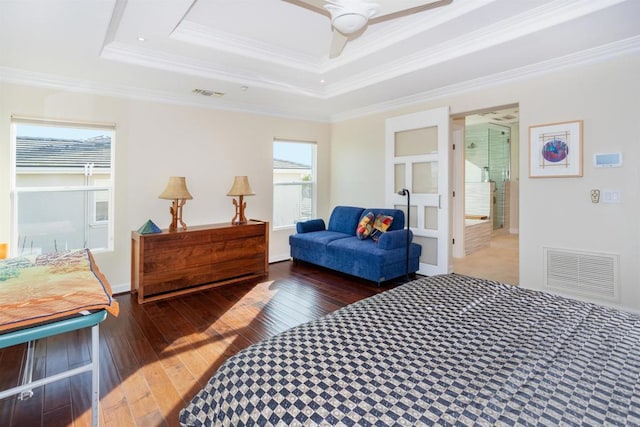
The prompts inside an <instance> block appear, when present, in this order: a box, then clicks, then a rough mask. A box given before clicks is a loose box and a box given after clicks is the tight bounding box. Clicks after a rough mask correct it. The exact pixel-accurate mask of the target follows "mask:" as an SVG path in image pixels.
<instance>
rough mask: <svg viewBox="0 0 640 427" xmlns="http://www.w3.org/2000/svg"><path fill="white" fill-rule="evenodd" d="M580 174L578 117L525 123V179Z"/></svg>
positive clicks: (580, 126) (580, 150)
mask: <svg viewBox="0 0 640 427" xmlns="http://www.w3.org/2000/svg"><path fill="white" fill-rule="evenodd" d="M580 176H582V120H576V121H573V122H562V123H550V124H545V125H535V126H529V178H568V177H580Z"/></svg>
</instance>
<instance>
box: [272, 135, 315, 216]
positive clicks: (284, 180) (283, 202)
mask: <svg viewBox="0 0 640 427" xmlns="http://www.w3.org/2000/svg"><path fill="white" fill-rule="evenodd" d="M315 156H316V144H314V143H310V142H295V141H282V140H276V141H274V142H273V227H274V228H276V227H291V226H294V225H295V224H296V223H297V222H299V221H305V220H308V219H311V218H313V217H315V212H316V209H315V192H316V190H315V188H316V178H315V177H316V172H315Z"/></svg>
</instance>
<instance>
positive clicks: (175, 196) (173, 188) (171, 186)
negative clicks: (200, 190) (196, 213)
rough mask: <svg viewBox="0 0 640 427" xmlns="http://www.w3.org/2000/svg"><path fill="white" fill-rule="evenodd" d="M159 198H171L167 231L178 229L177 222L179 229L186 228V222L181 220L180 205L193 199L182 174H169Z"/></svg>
mask: <svg viewBox="0 0 640 427" xmlns="http://www.w3.org/2000/svg"><path fill="white" fill-rule="evenodd" d="M158 197H159V198H161V199H166V200H173V202H172V203H171V207H170V208H169V212H171V225H170V226H169V232H174V231H178V222H179V223H180V226H181V230H183V231H184V230H186V229H187V224H185V223H184V221H182V207H183V206H184V204H185V203H186V202H187V200H191V199H193V197H192V196H191V193H189V190H187V183H186V181H185V177H184V176H171V177H169V183H168V184H167V188H165V189H164V191H163V192H162V193H161V194H160V195H159V196H158Z"/></svg>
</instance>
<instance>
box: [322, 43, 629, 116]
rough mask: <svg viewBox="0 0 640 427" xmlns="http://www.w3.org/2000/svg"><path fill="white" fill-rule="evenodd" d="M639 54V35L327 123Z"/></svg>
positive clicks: (425, 93)
mask: <svg viewBox="0 0 640 427" xmlns="http://www.w3.org/2000/svg"><path fill="white" fill-rule="evenodd" d="M639 51H640V36H635V37H630V38H628V39H625V40H621V41H617V42H613V43H609V44H606V45H602V46H599V47H596V48H591V49H586V50H584V51H581V52H577V53H573V54H570V55H566V56H563V57H558V58H553V59H549V60H546V61H542V62H539V63H536V64H533V65H527V66H525V67H520V68H516V69H513V70H508V71H504V72H500V73H496V74H492V75H490V76H486V77H481V78H477V79H472V80H467V81H465V82H461V83H457V84H453V85H449V86H444V87H441V88H437V89H434V90H429V91H425V92H421V93H418V94H415V95H411V96H406V97H402V98H397V99H395V100H391V101H388V102H382V103H378V104H374V105H370V106H367V107H365V108H359V109H354V110H351V111H348V112H343V113H339V114H334V115H331V116H330V121H331V122H332V123H333V122H341V121H345V120H350V119H355V118H358V117H363V116H367V115H371V114H378V113H384V112H387V111H392V110H397V109H400V108H405V107H410V106H412V105H417V104H424V103H428V102H431V101H435V100H438V99H442V98H447V97H451V96H455V95H460V94H464V93H468V92H473V91H478V90H484V89H489V88H492V87H495V86H499V85H505V84H509V83H514V82H518V81H522V80H527V79H531V78H534V77H538V76H543V75H546V74H551V73H555V72H558V71H562V70H566V69H570V68H575V67H581V66H584V65H588V64H592V63H597V62H603V61H607V60H609V59H612V58H615V57H618V56H622V55H626V54H632V53H635V52H639ZM516 102H517V100H516Z"/></svg>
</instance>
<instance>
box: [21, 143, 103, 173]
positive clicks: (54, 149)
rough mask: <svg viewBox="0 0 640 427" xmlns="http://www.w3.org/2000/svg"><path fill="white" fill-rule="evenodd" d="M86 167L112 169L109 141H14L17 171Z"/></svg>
mask: <svg viewBox="0 0 640 427" xmlns="http://www.w3.org/2000/svg"><path fill="white" fill-rule="evenodd" d="M87 163H93V164H94V167H96V168H110V167H111V138H110V137H107V136H98V137H95V138H90V139H85V140H78V139H55V138H38V137H24V136H18V137H17V138H16V167H17V168H45V167H46V168H84V165H86V164H87Z"/></svg>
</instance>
